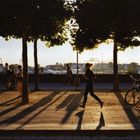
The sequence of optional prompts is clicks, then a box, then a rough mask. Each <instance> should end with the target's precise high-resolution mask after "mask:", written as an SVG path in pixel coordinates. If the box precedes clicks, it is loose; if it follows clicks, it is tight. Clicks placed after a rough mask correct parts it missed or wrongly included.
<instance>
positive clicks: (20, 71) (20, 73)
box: [16, 65, 23, 94]
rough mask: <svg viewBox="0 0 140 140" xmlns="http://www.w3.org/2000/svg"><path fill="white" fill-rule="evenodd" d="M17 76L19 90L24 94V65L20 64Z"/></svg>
mask: <svg viewBox="0 0 140 140" xmlns="http://www.w3.org/2000/svg"><path fill="white" fill-rule="evenodd" d="M16 78H17V90H18V91H19V93H20V94H22V80H23V72H22V66H21V65H18V71H17V74H16Z"/></svg>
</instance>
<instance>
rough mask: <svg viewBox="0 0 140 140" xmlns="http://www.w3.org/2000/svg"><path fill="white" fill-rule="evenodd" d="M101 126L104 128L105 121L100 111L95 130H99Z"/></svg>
mask: <svg viewBox="0 0 140 140" xmlns="http://www.w3.org/2000/svg"><path fill="white" fill-rule="evenodd" d="M103 126H105V120H104V116H103V113H102V111H101V114H100V119H99V124H98V126H97V127H96V130H100V129H101V128H102V127H103Z"/></svg>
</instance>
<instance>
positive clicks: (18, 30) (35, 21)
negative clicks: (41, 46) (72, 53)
mask: <svg viewBox="0 0 140 140" xmlns="http://www.w3.org/2000/svg"><path fill="white" fill-rule="evenodd" d="M64 4H65V1H63V0H51V1H50V0H22V1H19V0H12V1H11V0H5V1H0V16H1V21H2V22H1V23H0V25H1V27H0V35H1V36H3V37H7V36H12V37H17V38H19V37H22V35H23V33H24V34H26V36H28V39H30V38H34V37H37V38H40V39H41V40H43V41H48V42H50V45H54V44H62V43H64V42H65V41H66V40H67V36H66V31H65V26H66V25H65V24H66V20H67V19H68V18H69V12H68V11H67V9H66V6H65V5H64Z"/></svg>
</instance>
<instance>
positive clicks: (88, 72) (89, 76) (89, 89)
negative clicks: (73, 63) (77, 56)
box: [66, 63, 104, 108]
mask: <svg viewBox="0 0 140 140" xmlns="http://www.w3.org/2000/svg"><path fill="white" fill-rule="evenodd" d="M92 66H93V65H92V64H90V63H86V65H85V75H84V76H83V77H84V79H85V81H86V86H85V91H84V99H83V103H82V104H81V107H83V108H85V105H86V102H87V96H88V93H90V95H91V96H92V97H93V98H95V99H96V100H97V101H98V102H99V104H100V107H101V108H102V107H103V104H104V103H103V101H101V100H100V98H99V97H98V96H96V95H95V94H94V90H93V81H94V80H95V79H96V76H95V75H94V73H93V71H92ZM66 79H67V82H69V83H70V84H71V85H72V84H73V82H74V81H73V77H72V70H71V68H70V66H69V65H68V64H67V73H66Z"/></svg>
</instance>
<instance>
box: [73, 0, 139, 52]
mask: <svg viewBox="0 0 140 140" xmlns="http://www.w3.org/2000/svg"><path fill="white" fill-rule="evenodd" d="M139 4H140V1H139V0H117V1H112V0H81V1H80V0H77V2H76V3H75V5H76V6H75V7H76V8H75V15H74V16H75V19H76V22H77V23H78V25H79V29H78V31H77V32H76V34H75V33H73V36H74V38H75V46H76V47H77V48H78V49H80V50H81V51H82V50H83V49H91V48H94V47H96V44H98V43H101V42H103V41H105V40H107V39H113V40H114V39H115V40H116V41H117V43H118V44H119V46H120V48H122V49H125V48H126V47H129V46H138V45H139V40H138V39H137V38H135V37H136V36H139V33H140V32H139V25H140V19H139V18H138V15H139V14H140V9H139V6H138V5H139Z"/></svg>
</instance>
